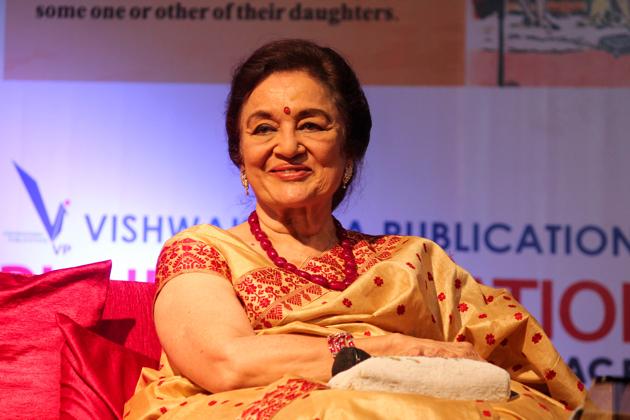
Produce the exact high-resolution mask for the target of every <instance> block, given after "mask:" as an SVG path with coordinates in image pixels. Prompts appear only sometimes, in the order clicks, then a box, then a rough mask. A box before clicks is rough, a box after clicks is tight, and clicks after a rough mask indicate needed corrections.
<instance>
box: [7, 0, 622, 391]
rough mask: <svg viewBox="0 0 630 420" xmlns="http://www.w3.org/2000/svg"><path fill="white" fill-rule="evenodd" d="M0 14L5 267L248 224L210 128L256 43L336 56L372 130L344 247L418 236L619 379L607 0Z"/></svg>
mask: <svg viewBox="0 0 630 420" xmlns="http://www.w3.org/2000/svg"><path fill="white" fill-rule="evenodd" d="M494 3H495V2H484V1H476V2H474V3H473V2H472V1H471V2H468V3H465V2H463V1H443V0H426V1H422V2H415V1H405V0H399V1H386V0H380V1H355V0H346V1H306V0H305V1H288V0H278V1H270V2H247V1H213V0H198V1H192V0H191V1H179V2H178V1H163V0H160V1H149V0H146V1H136V2H124V1H118V0H99V1H71V0H64V1H57V0H50V1H33V0H6V1H3V0H0V41H1V42H0V48H1V49H0V57H1V58H0V60H1V61H0V69H1V72H2V78H1V80H0V182H1V188H2V202H3V205H2V206H0V266H1V269H2V270H3V271H18V272H25V273H30V272H32V273H41V272H43V271H47V270H51V269H55V268H61V267H68V266H72V265H77V264H83V263H88V262H93V261H97V260H104V259H112V260H113V264H114V266H113V278H116V279H126V280H130V281H141V282H145V281H153V279H154V271H153V270H154V266H155V261H156V258H157V255H158V253H159V250H160V247H161V244H162V243H163V242H164V241H165V240H166V239H168V238H169V237H170V236H171V235H173V234H174V233H176V232H177V231H179V230H181V229H184V228H186V227H187V226H190V225H193V224H197V223H212V224H215V225H218V226H221V227H230V226H232V225H234V224H236V223H240V222H241V221H243V220H244V219H245V218H246V216H247V215H248V214H249V212H250V211H251V210H252V208H253V201H252V200H250V199H248V198H246V197H245V196H244V193H243V191H242V188H241V186H240V183H239V179H238V171H237V170H236V168H234V167H233V166H232V165H231V163H230V162H229V160H228V157H227V152H226V142H225V135H224V131H223V114H224V109H223V108H224V102H225V97H226V94H227V90H228V88H227V85H226V83H227V82H228V80H229V77H230V69H231V68H233V66H234V65H235V64H236V63H237V62H238V60H240V59H242V58H243V57H244V56H246V55H247V53H248V52H250V51H251V50H252V49H253V48H254V47H256V46H257V45H260V44H261V43H262V42H264V41H267V40H271V39H277V38H281V37H307V38H310V39H314V40H316V41H319V42H321V43H325V44H329V45H331V46H333V47H335V48H337V49H338V50H339V51H341V52H342V53H343V54H344V55H346V56H347V57H348V58H349V60H350V61H351V63H352V64H353V65H354V66H355V67H356V70H357V72H358V74H359V76H360V78H361V80H362V81H363V82H364V83H365V89H366V93H367V96H368V99H369V102H370V104H371V108H372V114H373V118H374V130H373V132H372V143H371V145H370V149H369V152H368V155H367V158H366V163H365V166H364V168H363V171H362V174H361V177H360V180H359V183H358V185H357V187H356V188H355V190H354V192H353V194H352V196H351V197H350V199H349V200H348V201H347V203H345V204H344V205H342V206H341V208H340V209H339V211H338V217H339V218H340V219H341V220H342V222H343V223H344V224H345V225H346V226H349V227H352V228H353V229H357V230H361V231H364V232H369V233H374V234H382V233H393V234H404V235H421V236H426V237H429V238H432V239H434V240H435V241H436V242H437V243H439V244H440V245H441V246H443V247H444V248H446V250H447V251H448V252H449V253H450V254H451V255H452V257H453V258H454V259H455V260H456V261H457V262H458V263H459V264H460V265H462V266H464V267H465V268H467V269H468V270H469V271H471V272H472V274H473V275H475V276H476V277H477V278H478V279H479V281H482V282H484V283H486V284H489V285H494V286H497V287H505V288H508V289H511V290H512V292H513V293H514V294H515V295H516V296H517V297H518V298H519V299H520V300H521V301H522V302H524V304H525V305H526V306H527V307H528V308H529V309H530V310H531V311H532V312H533V313H534V314H535V315H536V316H537V318H538V319H539V320H540V322H541V323H542V325H543V326H544V328H545V329H546V330H547V332H548V333H549V334H550V335H551V336H552V337H553V340H554V342H555V343H556V345H557V347H558V348H559V350H560V352H561V353H562V355H563V356H564V357H565V358H566V359H567V360H568V361H569V362H570V364H571V366H572V367H573V368H574V369H575V370H576V372H577V373H578V375H579V376H581V378H582V379H584V380H586V381H588V380H589V378H590V377H592V376H593V375H623V374H624V373H625V375H630V358H629V356H628V355H629V354H630V270H629V268H630V264H629V261H630V259H629V256H630V223H629V221H628V215H629V214H630V175H629V172H628V159H629V158H630V134H629V133H630V118H628V109H630V90H629V89H628V86H630V65H629V63H630V55H629V53H630V41H629V40H630V32H629V31H628V27H629V19H630V15H629V13H628V7H627V3H626V2H624V1H605V2H601V1H598V0H595V1H589V2H586V1H584V2H581V1H558V0H556V1H553V0H549V1H547V2H546V9H545V10H544V13H539V9H538V8H536V7H534V5H533V4H532V8H531V10H530V9H523V8H522V7H521V2H516V1H514V2H507V8H506V10H505V11H504V13H501V11H500V10H495V9H493V7H494Z"/></svg>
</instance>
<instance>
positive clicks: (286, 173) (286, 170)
mask: <svg viewBox="0 0 630 420" xmlns="http://www.w3.org/2000/svg"><path fill="white" fill-rule="evenodd" d="M270 172H271V174H272V175H274V176H275V177H277V178H279V179H281V180H282V181H300V180H302V179H304V178H307V177H308V176H310V174H311V172H312V171H311V169H310V168H308V167H306V166H302V165H299V166H288V165H287V166H277V167H275V168H273V169H272V170H271V171H270Z"/></svg>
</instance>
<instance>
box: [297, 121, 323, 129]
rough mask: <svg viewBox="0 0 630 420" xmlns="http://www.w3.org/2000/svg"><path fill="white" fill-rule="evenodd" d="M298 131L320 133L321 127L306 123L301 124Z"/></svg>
mask: <svg viewBox="0 0 630 420" xmlns="http://www.w3.org/2000/svg"><path fill="white" fill-rule="evenodd" d="M299 129H300V130H306V131H321V130H322V127H321V126H320V125H319V124H316V123H314V122H306V123H304V124H301V125H300V127H299Z"/></svg>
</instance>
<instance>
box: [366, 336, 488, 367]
mask: <svg viewBox="0 0 630 420" xmlns="http://www.w3.org/2000/svg"><path fill="white" fill-rule="evenodd" d="M374 339H376V341H378V342H380V343H378V344H380V345H377V347H376V348H374V344H377V342H376V341H375V340H374ZM383 339H386V343H385V342H383ZM363 345H364V346H365V350H367V351H368V352H369V353H370V354H372V355H374V356H427V357H448V358H460V359H472V360H480V361H484V359H483V358H482V357H481V356H480V355H479V353H477V351H476V350H475V348H474V347H473V345H472V344H470V343H468V342H461V343H453V342H445V341H436V340H430V339H428V338H417V337H412V336H409V335H404V334H398V333H396V334H389V335H386V336H382V337H373V338H372V339H359V340H357V347H360V348H363V347H362V346H363ZM370 348H371V350H372V352H370Z"/></svg>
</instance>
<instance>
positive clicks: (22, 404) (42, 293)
mask: <svg viewBox="0 0 630 420" xmlns="http://www.w3.org/2000/svg"><path fill="white" fill-rule="evenodd" d="M110 269H111V261H104V262H100V263H95V264H89V265H84V266H81V267H74V268H68V269H62V270H56V271H51V272H49V273H45V274H42V275H38V276H25V275H22V274H11V273H0V326H1V327H0V401H2V412H3V413H11V416H12V417H14V418H40V419H41V418H47V419H50V418H56V417H57V416H58V413H59V380H60V373H59V369H60V368H59V367H60V349H61V346H62V345H63V337H62V334H61V331H60V330H59V328H58V327H57V323H56V320H55V313H57V312H60V313H64V314H66V315H68V316H70V317H71V318H72V319H74V320H76V321H77V322H78V323H79V324H81V325H83V326H86V327H89V326H94V325H95V324H96V322H97V321H98V319H99V318H100V314H101V312H102V310H103V305H104V302H105V295H106V292H107V284H108V280H109V273H110Z"/></svg>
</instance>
